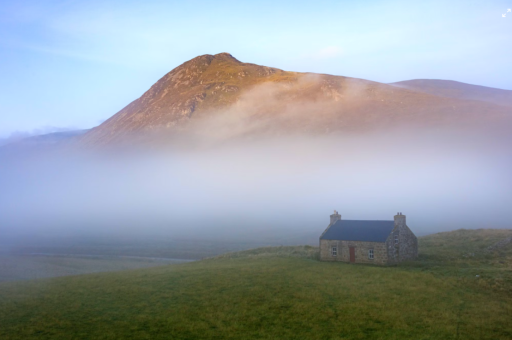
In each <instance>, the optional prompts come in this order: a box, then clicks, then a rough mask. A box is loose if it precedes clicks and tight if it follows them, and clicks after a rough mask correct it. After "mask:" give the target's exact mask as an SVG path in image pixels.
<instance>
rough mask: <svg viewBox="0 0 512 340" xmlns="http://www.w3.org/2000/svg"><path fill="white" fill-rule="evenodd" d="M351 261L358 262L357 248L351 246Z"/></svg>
mask: <svg viewBox="0 0 512 340" xmlns="http://www.w3.org/2000/svg"><path fill="white" fill-rule="evenodd" d="M349 249H350V262H356V248H354V247H350V248H349Z"/></svg>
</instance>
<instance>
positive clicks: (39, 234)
mask: <svg viewBox="0 0 512 340" xmlns="http://www.w3.org/2000/svg"><path fill="white" fill-rule="evenodd" d="M510 142H511V140H510V138H509V137H508V136H507V135H506V134H500V133H494V134H492V133H488V134H474V133H469V132H467V131H466V132H462V131H458V132H454V131H452V130H450V131H448V130H430V131H428V132H426V131H418V130H411V129H408V130H403V129H402V130H396V131H391V130H390V131H387V132H385V133H365V134H346V135H328V136H315V137H312V136H305V135H295V136H288V137H273V138H266V139H258V140H252V139H242V140H236V142H234V141H233V140H231V141H230V142H223V143H215V144H211V145H204V146H203V147H201V148H193V149H190V148H172V149H163V148H156V149H154V150H153V151H150V150H145V151H146V152H141V149H137V150H136V152H133V153H131V152H126V150H123V152H122V153H121V152H120V153H117V154H116V153H113V150H109V152H107V153H103V154H92V153H87V154H85V153H84V154H81V153H76V152H73V153H69V152H66V153H59V154H55V153H54V154H52V156H51V157H37V158H31V159H23V160H17V161H9V162H7V161H4V162H1V163H0V186H1V188H2V191H1V192H0V233H1V235H2V242H1V243H3V244H4V245H5V244H9V245H12V244H16V245H22V244H30V245H32V246H34V247H35V246H37V245H41V244H53V245H55V244H56V243H60V242H64V243H66V242H67V244H68V245H69V247H70V249H72V248H73V245H75V246H79V244H80V243H81V242H82V243H83V242H86V243H87V242H89V241H90V242H92V243H94V242H98V241H101V240H109V242H110V241H118V242H123V240H126V242H128V243H130V244H134V243H133V242H135V241H137V240H139V241H140V242H143V240H145V239H147V240H152V241H148V242H149V243H151V242H153V241H154V240H157V241H158V242H163V243H165V242H168V244H169V245H171V244H173V243H174V244H176V242H180V240H182V241H183V240H202V241H209V242H227V243H229V244H231V245H232V246H233V247H232V249H234V250H239V249H241V248H243V247H240V245H241V244H244V245H245V246H247V247H249V246H248V245H249V243H250V244H258V245H279V244H299V243H301V244H304V243H308V244H314V243H315V242H316V240H317V239H318V237H319V235H320V234H321V232H322V231H323V230H324V229H325V228H326V227H327V224H328V221H329V214H331V213H332V210H333V209H337V210H338V211H339V212H340V213H341V215H342V218H346V219H380V220H390V219H392V218H393V215H394V214H395V213H396V212H397V211H400V212H403V213H404V214H405V215H407V223H408V225H409V226H410V227H411V229H412V230H413V231H414V232H415V233H416V234H417V235H425V234H429V233H434V232H439V231H446V230H453V229H459V228H511V227H512V225H511V224H510V221H509V209H510V206H511V204H512V190H511V189H512V179H511V177H510V172H511V170H512V151H510V150H509V148H508V145H511V144H510ZM164 241H165V242H164ZM107 243H108V242H107ZM135 243H136V242H135ZM163 243H161V244H163ZM112 244H113V243H112ZM105 247H107V248H108V245H107V246H105ZM230 247H231V246H230ZM230 249H231V248H230Z"/></svg>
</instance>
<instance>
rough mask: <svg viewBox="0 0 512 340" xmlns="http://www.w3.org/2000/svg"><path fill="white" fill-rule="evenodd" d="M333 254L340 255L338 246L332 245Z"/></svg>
mask: <svg viewBox="0 0 512 340" xmlns="http://www.w3.org/2000/svg"><path fill="white" fill-rule="evenodd" d="M331 255H332V256H336V255H338V247H337V246H332V248H331Z"/></svg>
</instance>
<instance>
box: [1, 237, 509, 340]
mask: <svg viewBox="0 0 512 340" xmlns="http://www.w3.org/2000/svg"><path fill="white" fill-rule="evenodd" d="M507 235H512V230H476V231H465V230H458V231H454V232H451V233H443V234H436V235H431V236H426V237H422V238H420V254H421V255H420V258H419V260H418V261H415V262H414V263H408V264H404V265H400V266H394V267H377V266H370V265H350V264H344V263H326V262H319V261H318V260H317V257H318V251H317V248H315V247H309V246H297V247H268V248H259V249H253V250H249V251H244V252H236V253H229V254H224V255H221V256H217V257H214V258H210V259H206V260H203V261H197V262H191V263H186V264H180V265H170V266H160V267H154V268H146V269H137V270H127V271H122V272H115V273H96V274H88V275H78V276H69V277H59V278H52V279H41V280H33V281H19V282H4V283H0V339H369V338H374V339H511V338H512V282H511V281H510V272H511V271H512V256H511V255H512V254H511V248H512V244H509V245H507V246H505V247H503V248H502V249H500V250H496V251H494V252H492V253H488V252H486V251H485V249H486V247H488V246H489V245H491V244H493V243H495V242H496V241H498V240H500V239H503V237H507ZM468 242H470V243H471V244H468ZM441 243H442V245H441ZM467 254H469V255H467ZM475 273H479V274H475ZM476 275H480V277H476Z"/></svg>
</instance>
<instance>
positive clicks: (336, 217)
mask: <svg viewBox="0 0 512 340" xmlns="http://www.w3.org/2000/svg"><path fill="white" fill-rule="evenodd" d="M339 220H341V215H340V214H338V212H337V211H336V210H334V214H332V215H331V223H330V224H329V226H331V225H333V224H334V223H336V221H339Z"/></svg>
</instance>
